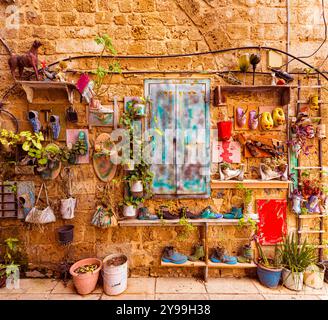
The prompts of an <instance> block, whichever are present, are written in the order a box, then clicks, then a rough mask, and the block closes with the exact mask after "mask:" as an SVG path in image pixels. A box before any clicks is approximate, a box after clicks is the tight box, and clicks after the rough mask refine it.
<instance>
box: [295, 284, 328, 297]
mask: <svg viewBox="0 0 328 320" xmlns="http://www.w3.org/2000/svg"><path fill="white" fill-rule="evenodd" d="M297 294H320V295H326V294H328V290H327V288H326V287H325V286H323V288H321V289H313V288H310V287H308V286H305V285H304V286H303V290H302V291H300V292H298V293H297Z"/></svg>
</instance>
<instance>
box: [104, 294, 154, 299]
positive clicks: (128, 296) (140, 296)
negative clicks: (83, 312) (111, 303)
mask: <svg viewBox="0 0 328 320" xmlns="http://www.w3.org/2000/svg"><path fill="white" fill-rule="evenodd" d="M101 300H155V295H154V294H124V293H122V294H120V295H118V296H108V295H107V294H105V293H103V295H102V296H101Z"/></svg>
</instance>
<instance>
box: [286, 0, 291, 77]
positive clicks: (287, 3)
mask: <svg viewBox="0 0 328 320" xmlns="http://www.w3.org/2000/svg"><path fill="white" fill-rule="evenodd" d="M289 1H290V0H286V14H287V22H286V23H287V42H286V52H287V53H289V42H290V2H289ZM288 58H289V57H288V56H287V62H288ZM288 65H289V64H288V63H287V65H286V71H287V72H288Z"/></svg>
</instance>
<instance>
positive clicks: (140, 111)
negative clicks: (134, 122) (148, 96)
mask: <svg viewBox="0 0 328 320" xmlns="http://www.w3.org/2000/svg"><path fill="white" fill-rule="evenodd" d="M133 107H134V108H135V109H137V111H136V115H137V116H138V117H144V116H145V115H146V106H145V105H144V104H142V103H136V104H134V105H133Z"/></svg>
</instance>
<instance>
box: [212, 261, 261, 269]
mask: <svg viewBox="0 0 328 320" xmlns="http://www.w3.org/2000/svg"><path fill="white" fill-rule="evenodd" d="M208 267H209V268H221V269H238V268H256V267H257V266H256V264H255V263H254V262H251V263H239V262H238V263H237V264H227V263H214V262H212V261H208Z"/></svg>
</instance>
